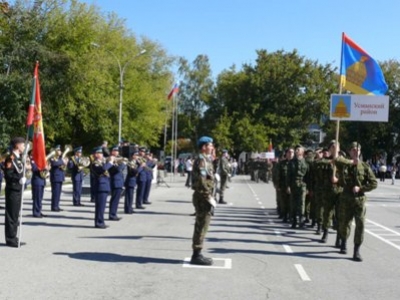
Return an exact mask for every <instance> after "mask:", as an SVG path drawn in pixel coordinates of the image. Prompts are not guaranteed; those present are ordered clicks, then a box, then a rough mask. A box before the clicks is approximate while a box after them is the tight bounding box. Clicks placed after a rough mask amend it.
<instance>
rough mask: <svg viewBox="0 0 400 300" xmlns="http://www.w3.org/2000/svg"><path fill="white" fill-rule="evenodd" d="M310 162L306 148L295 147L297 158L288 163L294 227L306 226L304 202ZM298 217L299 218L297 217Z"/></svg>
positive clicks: (289, 191)
mask: <svg viewBox="0 0 400 300" xmlns="http://www.w3.org/2000/svg"><path fill="white" fill-rule="evenodd" d="M308 170H309V168H308V164H307V162H306V160H305V159H304V148H303V147H302V146H300V145H298V146H296V148H295V158H294V159H292V160H291V161H290V163H289V165H288V186H289V187H288V193H289V194H291V197H292V198H291V209H292V214H291V215H292V228H296V225H297V224H299V227H300V228H302V227H304V223H303V217H304V203H305V199H306V193H307V183H306V176H307V173H308ZM297 217H298V219H297Z"/></svg>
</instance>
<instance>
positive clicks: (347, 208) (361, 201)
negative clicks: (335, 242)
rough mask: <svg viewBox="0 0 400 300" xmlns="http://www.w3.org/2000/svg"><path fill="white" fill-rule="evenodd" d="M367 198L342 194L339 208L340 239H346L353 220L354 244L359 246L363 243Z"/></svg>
mask: <svg viewBox="0 0 400 300" xmlns="http://www.w3.org/2000/svg"><path fill="white" fill-rule="evenodd" d="M366 200H367V197H365V196H356V195H353V194H351V193H343V194H342V195H341V197H340V206H339V234H340V237H341V238H344V239H346V240H347V239H348V238H349V236H350V232H351V222H352V220H353V218H354V221H355V223H356V228H355V232H354V244H355V245H361V244H362V242H363V241H364V225H365V213H366V207H365V202H366Z"/></svg>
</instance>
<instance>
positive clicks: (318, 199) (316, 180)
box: [312, 148, 328, 234]
mask: <svg viewBox="0 0 400 300" xmlns="http://www.w3.org/2000/svg"><path fill="white" fill-rule="evenodd" d="M324 152H325V153H328V149H321V148H318V149H316V150H315V158H314V162H313V174H312V176H313V194H314V197H313V198H314V207H315V213H314V217H315V223H316V224H317V231H316V234H320V233H321V223H322V214H323V209H322V205H323V199H324V195H325V190H324V185H323V179H322V178H323V175H324V168H325V165H324V164H321V163H320V162H321V160H322V159H323V155H324ZM313 222H314V220H313Z"/></svg>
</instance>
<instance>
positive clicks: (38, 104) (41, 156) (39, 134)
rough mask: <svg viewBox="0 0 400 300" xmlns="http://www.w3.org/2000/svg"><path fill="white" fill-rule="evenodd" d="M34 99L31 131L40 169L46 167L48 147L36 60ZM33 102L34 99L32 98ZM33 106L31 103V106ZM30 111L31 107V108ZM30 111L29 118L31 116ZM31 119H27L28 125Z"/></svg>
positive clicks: (33, 148) (34, 158)
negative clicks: (45, 138) (45, 142)
mask: <svg viewBox="0 0 400 300" xmlns="http://www.w3.org/2000/svg"><path fill="white" fill-rule="evenodd" d="M33 80H34V82H33V89H32V99H33V100H34V106H33V117H32V122H31V124H30V127H31V128H30V132H31V133H32V136H31V137H32V156H33V160H34V161H35V163H36V165H37V167H38V169H39V170H44V169H45V168H46V165H47V162H46V147H45V144H44V133H43V122H42V101H41V98H40V84H39V62H36V66H35V71H34V74H33ZM31 102H32V100H31ZM29 107H31V105H30V106H29ZM29 113H30V108H29ZM29 113H28V118H29ZM28 121H29V119H28V120H27V125H29V123H28Z"/></svg>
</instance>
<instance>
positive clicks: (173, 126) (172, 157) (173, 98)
mask: <svg viewBox="0 0 400 300" xmlns="http://www.w3.org/2000/svg"><path fill="white" fill-rule="evenodd" d="M174 101H175V97H174V96H172V108H171V115H172V118H171V122H172V124H171V168H172V176H171V181H174V178H175V156H174V149H175V102H174Z"/></svg>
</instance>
